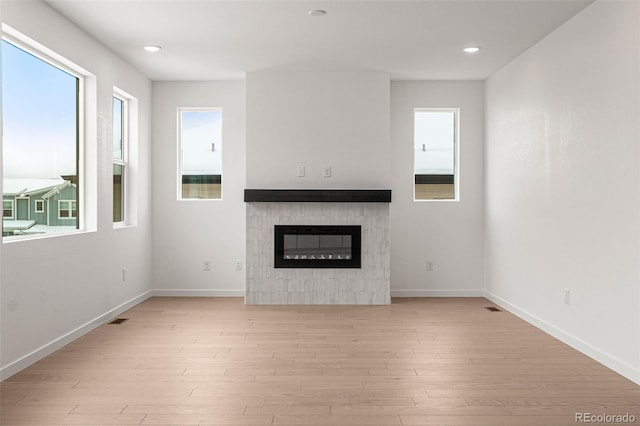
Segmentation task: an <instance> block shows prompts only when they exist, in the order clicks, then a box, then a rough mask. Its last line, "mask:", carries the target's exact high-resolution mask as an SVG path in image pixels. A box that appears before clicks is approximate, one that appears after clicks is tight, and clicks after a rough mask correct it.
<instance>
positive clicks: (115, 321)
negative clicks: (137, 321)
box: [109, 318, 129, 324]
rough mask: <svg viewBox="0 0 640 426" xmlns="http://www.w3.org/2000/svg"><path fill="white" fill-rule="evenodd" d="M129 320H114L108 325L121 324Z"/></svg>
mask: <svg viewBox="0 0 640 426" xmlns="http://www.w3.org/2000/svg"><path fill="white" fill-rule="evenodd" d="M128 320H129V318H116V319H114V320H113V321H111V322H110V323H109V324H122V323H123V322H125V321H128Z"/></svg>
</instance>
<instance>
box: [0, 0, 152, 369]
mask: <svg viewBox="0 0 640 426" xmlns="http://www.w3.org/2000/svg"><path fill="white" fill-rule="evenodd" d="M2 20H3V22H5V23H6V24H8V25H9V26H11V27H12V28H13V29H15V30H17V31H19V32H21V33H23V34H25V35H27V36H28V37H30V38H32V39H34V40H36V41H38V42H40V43H42V44H44V45H45V46H46V47H48V48H49V49H52V50H53V51H55V52H57V53H58V54H60V55H63V56H64V57H66V58H67V59H69V60H71V61H72V62H74V63H76V64H77V65H79V66H81V67H83V68H85V69H86V70H88V71H89V72H90V73H92V74H93V75H95V83H96V85H97V98H96V97H95V95H94V96H93V98H94V101H92V103H93V113H92V116H91V117H88V122H89V123H91V124H92V125H91V126H89V128H88V129H87V131H88V134H89V136H92V139H90V142H89V144H88V145H89V146H88V147H87V148H88V149H87V155H88V158H86V164H88V165H90V170H89V171H88V174H87V175H86V176H85V180H84V183H85V184H86V185H85V186H87V185H88V191H87V193H86V194H85V199H86V200H87V202H88V209H89V210H93V211H94V213H95V214H96V216H95V219H90V220H89V221H88V223H89V228H90V229H92V231H91V232H86V233H80V234H74V235H68V236H59V237H49V238H41V239H35V240H28V241H14V242H3V243H2V244H1V245H0V253H1V257H0V258H1V261H2V270H1V272H0V300H1V301H0V303H1V309H0V311H1V314H0V315H1V327H0V341H1V342H2V344H1V345H0V360H1V361H0V363H1V364H0V368H1V371H0V378H1V379H4V378H6V377H8V376H10V375H12V374H13V373H15V372H17V371H19V370H20V369H22V368H24V367H26V366H27V365H29V364H31V363H32V362H34V361H36V360H38V359H40V358H41V357H43V356H45V355H47V354H48V353H50V352H51V351H53V350H55V349H57V348H59V347H61V346H62V345H64V344H66V343H68V342H69V341H71V340H73V339H74V338H76V337H78V336H79V335H81V334H82V333H84V332H86V331H88V330H90V329H91V328H93V327H95V326H97V325H99V324H101V323H102V322H104V321H105V320H107V319H109V318H110V317H112V316H114V315H116V314H117V313H119V312H120V311H122V310H124V309H125V308H127V307H128V306H131V305H132V304H135V303H137V302H138V301H140V300H143V299H144V298H145V297H147V296H148V295H149V294H150V289H151V252H152V250H151V233H150V231H151V211H150V193H151V191H150V188H151V181H150V179H149V175H150V146H149V128H150V102H151V83H150V81H149V80H148V79H147V78H146V77H144V76H143V75H142V74H140V73H139V72H137V71H136V70H134V69H133V68H131V67H130V66H129V65H127V64H126V63H124V62H123V61H121V60H120V59H119V58H118V57H116V56H115V55H114V54H113V53H112V52H110V51H108V50H107V49H106V48H104V47H103V46H102V45H100V44H99V43H97V42H96V41H95V40H94V39H92V38H91V37H89V36H88V35H87V34H86V33H84V32H82V31H80V30H79V29H78V28H77V27H76V26H75V25H73V24H71V23H69V22H68V21H67V20H66V19H64V18H62V17H61V16H60V15H58V14H57V13H56V12H54V11H53V10H52V9H50V8H49V7H48V6H46V5H45V4H43V3H41V2H3V5H2ZM114 85H115V86H117V87H119V88H120V89H122V90H125V91H126V92H128V93H130V94H131V95H133V96H135V97H137V99H138V100H139V117H138V118H139V140H138V142H139V146H138V150H137V156H138V159H137V165H134V166H135V168H136V170H135V177H134V179H135V188H134V192H136V193H137V197H136V198H137V200H136V202H137V206H136V209H133V211H136V210H137V218H136V219H137V223H138V225H137V226H134V227H128V228H124V229H115V230H114V229H113V223H112V212H113V210H112V189H111V188H112V166H111V152H112V138H111V136H112V135H111V132H112V124H111V108H112V95H113V86H114ZM92 176H93V177H92ZM123 267H124V268H126V269H127V279H126V281H125V282H123V281H122V279H121V271H122V268H123Z"/></svg>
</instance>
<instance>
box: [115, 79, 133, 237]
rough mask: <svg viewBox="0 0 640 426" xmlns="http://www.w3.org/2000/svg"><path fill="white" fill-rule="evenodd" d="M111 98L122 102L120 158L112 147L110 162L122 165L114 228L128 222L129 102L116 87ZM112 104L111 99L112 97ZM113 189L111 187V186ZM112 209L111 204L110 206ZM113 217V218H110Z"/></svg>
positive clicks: (125, 95) (127, 97) (126, 96)
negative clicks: (118, 218)
mask: <svg viewBox="0 0 640 426" xmlns="http://www.w3.org/2000/svg"><path fill="white" fill-rule="evenodd" d="M113 98H116V99H118V100H119V101H121V102H122V158H116V157H113V147H112V162H113V166H116V165H117V166H121V167H122V181H123V182H122V183H123V185H122V201H121V202H122V206H121V209H122V220H121V221H118V222H113V227H114V228H121V227H124V226H126V225H127V223H128V216H129V214H128V207H129V190H128V186H129V132H130V127H129V120H130V117H129V111H130V107H129V102H130V99H131V98H130V96H128V95H127V94H126V93H125V92H123V91H122V90H120V89H118V88H117V87H114V88H113ZM112 105H113V99H112ZM112 119H113V111H112ZM111 173H112V177H113V167H112V171H111ZM112 190H113V188H112ZM112 199H113V197H112ZM112 209H113V206H112ZM112 219H113V218H112Z"/></svg>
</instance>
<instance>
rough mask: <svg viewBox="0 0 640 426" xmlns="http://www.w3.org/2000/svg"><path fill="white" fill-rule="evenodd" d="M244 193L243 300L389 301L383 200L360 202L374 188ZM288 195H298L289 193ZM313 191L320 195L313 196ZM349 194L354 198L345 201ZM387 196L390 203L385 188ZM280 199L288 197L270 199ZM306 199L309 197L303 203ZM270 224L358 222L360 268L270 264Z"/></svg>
mask: <svg viewBox="0 0 640 426" xmlns="http://www.w3.org/2000/svg"><path fill="white" fill-rule="evenodd" d="M247 191H251V190H247ZM247 191H246V192H245V201H247V209H246V211H247V222H246V223H247V258H246V259H247V283H246V296H245V302H246V303H247V304H252V305H253V304H255V305H262V304H266V305H269V304H358V305H378V304H388V303H390V302H391V298H390V291H391V290H390V275H391V274H390V269H391V268H390V253H389V204H388V201H386V202H385V201H378V199H377V198H376V197H375V196H374V198H373V200H374V201H366V200H370V199H372V198H371V194H372V193H374V192H376V191H369V193H368V194H367V191H317V190H316V191H313V190H311V191H289V192H286V191H279V192H280V196H278V195H276V196H275V197H273V196H268V197H267V198H260V197H258V199H260V201H255V199H256V198H255V197H252V196H247ZM377 192H380V191H377ZM383 192H385V194H386V193H387V191H383ZM292 193H294V194H297V195H300V194H302V196H301V197H297V196H293V197H292V196H290V195H291V194H292ZM363 193H364V194H365V197H364V198H363V197H362V194H363ZM283 194H284V197H283V196H282V195H283ZM304 194H307V196H306V197H305V196H304ZM317 194H322V196H321V197H319V198H318V197H317ZM332 194H333V195H332ZM336 194H337V198H335V195H336ZM354 194H355V199H356V200H360V201H353V202H350V201H348V200H351V199H353V197H354ZM271 195H273V194H271ZM309 197H311V198H309ZM388 197H389V201H390V191H388ZM283 199H286V200H288V201H276V200H283ZM309 199H313V200H314V201H304V200H309ZM336 199H338V200H340V201H335V200H336ZM252 200H254V201H252ZM266 200H274V201H266ZM320 200H328V201H320ZM331 200H334V201H331ZM361 200H365V201H361ZM275 225H310V226H316V225H333V226H335V225H349V226H360V229H361V267H360V268H275V267H274V250H275V240H274V228H275Z"/></svg>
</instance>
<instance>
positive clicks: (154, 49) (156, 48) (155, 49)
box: [144, 44, 162, 52]
mask: <svg viewBox="0 0 640 426" xmlns="http://www.w3.org/2000/svg"><path fill="white" fill-rule="evenodd" d="M160 49H162V47H161V46H156V45H153V44H150V45H147V46H145V47H144V50H146V51H147V52H159V51H160Z"/></svg>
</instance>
